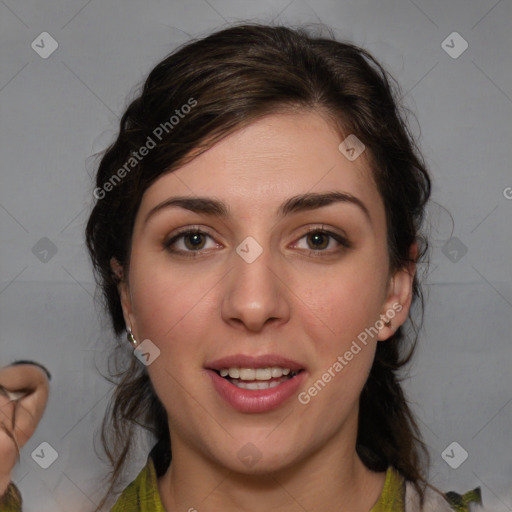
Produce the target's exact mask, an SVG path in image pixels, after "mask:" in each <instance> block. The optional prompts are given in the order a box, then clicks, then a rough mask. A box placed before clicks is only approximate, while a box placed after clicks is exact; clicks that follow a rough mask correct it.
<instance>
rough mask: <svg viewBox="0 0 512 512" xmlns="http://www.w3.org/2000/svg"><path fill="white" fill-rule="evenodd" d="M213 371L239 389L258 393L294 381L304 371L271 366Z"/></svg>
mask: <svg viewBox="0 0 512 512" xmlns="http://www.w3.org/2000/svg"><path fill="white" fill-rule="evenodd" d="M213 371H214V372H215V373H216V374H217V375H218V376H219V377H222V378H223V379H225V380H227V381H228V382H229V383H230V384H233V385H234V386H236V387H237V388H239V389H247V390H251V391H256V390H264V389H272V388H275V387H277V386H279V385H280V384H282V383H283V382H286V381H288V380H291V379H293V378H294V377H296V376H297V375H298V374H299V373H301V372H303V371H304V370H303V369H300V370H291V369H290V368H281V367H279V366H272V367H270V366H269V367H266V368H238V367H231V368H222V369H221V370H213Z"/></svg>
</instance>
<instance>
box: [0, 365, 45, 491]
mask: <svg viewBox="0 0 512 512" xmlns="http://www.w3.org/2000/svg"><path fill="white" fill-rule="evenodd" d="M49 391H50V383H49V375H48V374H47V373H46V372H45V370H43V369H42V368H40V367H39V366H37V365H35V364H25V363H23V364H14V365H12V366H7V367H4V368H0V497H1V496H2V495H3V494H4V493H5V491H6V489H7V487H8V486H9V483H10V481H11V471H12V469H13V468H14V466H15V464H16V461H17V459H18V456H19V450H20V449H21V448H22V447H23V446H24V445H25V444H26V442H27V441H28V440H29V439H30V437H31V436H32V434H33V433H34V431H35V429H36V427H37V424H38V423H39V420H40V419H41V417H42V416H43V413H44V410H45V407H46V402H47V401H48V394H49Z"/></svg>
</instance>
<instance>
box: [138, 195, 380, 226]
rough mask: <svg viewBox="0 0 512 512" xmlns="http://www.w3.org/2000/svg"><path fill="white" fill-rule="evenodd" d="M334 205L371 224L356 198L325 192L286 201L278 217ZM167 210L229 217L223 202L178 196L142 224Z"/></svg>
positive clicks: (153, 211) (363, 205)
mask: <svg viewBox="0 0 512 512" xmlns="http://www.w3.org/2000/svg"><path fill="white" fill-rule="evenodd" d="M335 203H348V204H352V205H355V206H357V207H358V208H359V210H361V211H362V212H363V213H364V215H365V217H366V218H367V220H368V221H369V222H370V224H371V223H372V219H371V216H370V212H369V210H368V208H367V207H366V205H365V204H364V203H363V202H362V201H361V200H360V199H359V198H357V197H355V196H353V195H352V194H348V193H346V192H326V193H312V192H309V193H306V194H300V195H297V196H293V197H291V198H289V199H287V200H286V201H285V202H284V203H283V204H282V205H281V206H280V207H279V208H278V210H277V214H278V216H280V217H285V216H286V215H290V214H291V213H298V212H303V211H310V210H315V209H317V208H321V207H323V206H329V205H331V204H335ZM167 208H184V209H186V210H190V211H191V212H194V213H199V214H203V215H211V216H217V217H220V218H223V219H224V218H227V217H229V214H230V210H229V207H228V206H227V205H226V203H224V202H223V201H220V200H218V199H214V198H211V197H189V196H178V197H171V198H169V199H166V200H165V201H163V202H161V203H159V204H157V205H156V206H155V207H154V208H152V209H151V210H150V212H149V213H148V214H147V216H146V219H145V220H144V224H145V223H147V222H148V220H149V219H150V218H151V217H152V216H153V215H155V214H156V213H157V212H159V211H161V210H164V209H167Z"/></svg>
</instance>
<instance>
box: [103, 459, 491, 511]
mask: <svg viewBox="0 0 512 512" xmlns="http://www.w3.org/2000/svg"><path fill="white" fill-rule="evenodd" d="M430 492H433V491H430ZM437 499H438V500H441V501H443V503H445V505H446V510H448V511H449V510H454V511H456V512H469V510H470V509H469V503H470V502H473V503H479V504H481V497H480V489H475V490H473V491H470V492H468V493H466V494H464V495H459V494H456V493H447V494H446V495H444V496H442V497H441V496H437ZM405 500H406V485H405V481H404V479H403V477H402V476H401V475H400V473H398V471H396V470H395V469H394V468H392V467H391V466H390V467H389V468H388V470H387V472H386V480H385V482H384V487H383V489H382V493H381V495H380V497H379V500H378V501H377V503H376V504H375V505H374V506H373V507H372V509H371V510H370V511H369V512H408V511H409V510H411V512H412V511H413V510H416V507H414V508H412V509H411V508H410V507H407V511H406V508H405V505H404V504H405ZM438 503H439V501H436V504H438ZM436 504H433V505H434V507H435V508H430V510H432V511H435V512H438V511H439V508H438V505H436ZM427 510H428V509H427ZM111 512H165V509H164V507H163V505H162V502H161V500H160V494H159V492H158V484H157V474H156V470H155V466H154V463H153V460H152V459H151V457H148V461H147V464H146V466H145V467H144V468H143V469H142V471H141V472H140V473H139V475H138V476H137V478H136V479H135V480H134V481H133V482H132V483H131V484H130V485H128V487H127V488H126V489H125V490H124V492H123V493H122V494H121V496H120V497H119V499H118V501H117V502H116V504H115V505H114V507H113V508H112V509H111Z"/></svg>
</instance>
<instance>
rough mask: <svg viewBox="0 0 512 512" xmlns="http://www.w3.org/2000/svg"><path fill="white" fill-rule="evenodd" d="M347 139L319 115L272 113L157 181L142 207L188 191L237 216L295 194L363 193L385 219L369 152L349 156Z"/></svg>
mask: <svg viewBox="0 0 512 512" xmlns="http://www.w3.org/2000/svg"><path fill="white" fill-rule="evenodd" d="M347 135H348V134H347ZM342 141H343V137H342V136H341V135H340V134H339V133H338V132H337V131H336V130H335V129H334V127H333V125H332V124H330V123H328V122H327V121H326V120H325V119H324V118H323V117H322V116H321V115H319V114H318V113H314V112H307V113H299V114H297V113H286V114H272V115H269V116H266V117H264V118H261V119H259V120H257V121H255V122H254V123H252V124H250V125H248V126H246V127H244V128H242V129H240V130H238V131H236V132H234V133H232V134H230V135H229V136H227V137H226V138H224V139H223V140H221V141H220V142H218V143H217V144H215V145H214V146H213V147H212V148H210V149H209V150H208V151H206V152H204V153H202V154H201V155H199V156H198V157H196V158H195V159H194V160H192V161H191V162H189V163H187V164H186V165H184V166H182V167H180V168H179V169H177V170H176V171H173V172H172V173H168V174H165V175H163V176H162V177H160V178H159V179H158V180H156V181H155V182H154V183H153V184H152V185H151V187H149V188H148V190H147V191H146V192H145V194H144V197H143V200H142V204H141V208H140V211H141V213H143V212H144V211H148V210H149V209H151V208H152V207H153V206H154V205H155V204H158V203H159V202H161V201H165V200H166V199H168V198H169V197H170V196H173V195H185V196H191V197H193V196H210V197H216V198H222V199H223V200H224V201H225V202H227V203H228V204H229V205H230V208H231V207H232V209H233V210H237V211H238V213H240V212H241V211H243V212H245V213H248V212H251V211H254V213H255V214H262V213H264V212H265V213H266V212H269V211H270V209H271V210H272V211H274V209H275V208H274V207H277V206H278V205H279V204H281V203H282V202H283V201H284V200H285V199H286V198H288V197H291V196H293V195H296V194H303V193H306V192H327V191H333V190H337V191H340V192H344V193H349V194H352V195H354V196H356V197H358V198H359V199H361V200H362V201H363V202H365V203H366V204H367V207H368V209H369V210H370V213H371V214H372V216H373V215H375V216H379V215H380V214H381V213H382V209H383V205H382V201H381V198H380V195H379V193H378V191H377V188H376V186H375V183H374V180H373V177H372V173H371V170H370V165H369V160H368V158H367V155H366V154H365V152H363V153H362V154H361V155H360V156H359V157H358V158H357V159H355V160H354V161H350V160H349V159H348V158H347V157H346V156H345V154H344V153H342V152H341V151H340V149H339V145H340V143H341V142H342ZM372 210H373V212H372Z"/></svg>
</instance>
